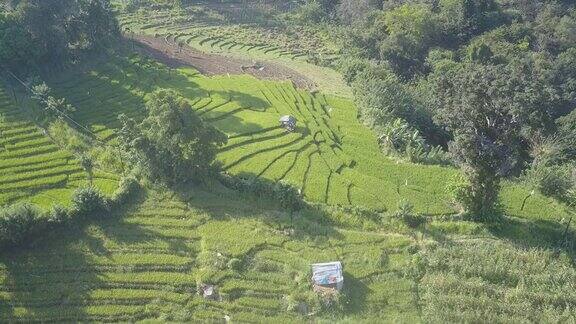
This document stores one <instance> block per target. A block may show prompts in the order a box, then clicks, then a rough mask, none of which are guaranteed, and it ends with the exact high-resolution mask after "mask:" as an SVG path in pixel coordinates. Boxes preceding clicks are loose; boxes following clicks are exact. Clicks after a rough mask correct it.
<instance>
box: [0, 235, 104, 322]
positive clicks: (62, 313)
mask: <svg viewBox="0 0 576 324" xmlns="http://www.w3.org/2000/svg"><path fill="white" fill-rule="evenodd" d="M93 240H97V239H96V238H94V237H91V236H90V235H87V233H86V232H85V231H84V228H83V226H75V227H69V228H66V229H58V230H55V231H53V232H52V233H47V235H46V237H45V238H42V239H40V240H38V241H37V242H35V244H33V246H30V247H23V248H19V249H12V250H10V251H7V252H5V253H2V254H1V255H0V264H2V265H3V266H4V267H5V271H6V273H5V279H4V282H3V283H2V284H1V289H2V290H4V291H8V292H9V294H10V297H9V298H8V299H2V301H0V314H1V315H0V321H7V322H12V321H22V320H24V321H61V322H62V321H64V322H68V321H70V322H73V321H78V320H82V319H84V320H87V319H90V316H89V315H88V314H87V313H86V312H85V309H84V308H83V302H84V301H86V300H88V299H89V298H90V292H91V291H92V290H93V289H95V288H96V287H100V286H102V285H103V282H102V279H101V278H100V277H99V276H98V271H97V270H96V269H94V268H93V265H92V264H90V261H89V259H88V258H87V256H86V254H85V253H86V252H85V251H83V250H82V248H81V245H82V243H83V242H85V243H86V244H85V246H88V250H89V251H88V252H94V253H98V252H96V251H92V249H93V248H94V247H95V246H97V245H98V243H96V244H93V243H94V242H92V241H93ZM97 249H100V248H97ZM15 307H21V308H23V309H24V310H25V313H26V315H25V317H22V316H21V314H22V312H21V311H19V312H18V313H19V314H20V315H18V314H17V313H16V312H15Z"/></svg>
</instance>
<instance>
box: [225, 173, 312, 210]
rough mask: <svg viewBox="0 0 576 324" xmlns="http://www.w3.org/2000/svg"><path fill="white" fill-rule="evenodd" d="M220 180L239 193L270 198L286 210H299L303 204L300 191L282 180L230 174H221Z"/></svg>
mask: <svg viewBox="0 0 576 324" xmlns="http://www.w3.org/2000/svg"><path fill="white" fill-rule="evenodd" d="M220 182H221V183H222V184H224V185H225V186H226V187H228V188H230V189H233V190H236V191H239V192H241V193H245V194H250V195H254V196H257V197H267V198H269V199H272V200H274V201H276V202H278V203H279V204H280V206H281V207H282V208H284V209H286V210H288V211H297V210H300V209H301V208H302V207H303V206H304V205H305V203H304V200H303V199H302V197H301V195H300V192H299V191H298V190H297V189H296V188H294V187H293V186H292V185H290V184H289V183H286V182H283V181H280V182H272V181H268V180H265V179H261V178H257V177H254V176H248V177H242V176H237V177H232V176H230V175H222V176H220Z"/></svg>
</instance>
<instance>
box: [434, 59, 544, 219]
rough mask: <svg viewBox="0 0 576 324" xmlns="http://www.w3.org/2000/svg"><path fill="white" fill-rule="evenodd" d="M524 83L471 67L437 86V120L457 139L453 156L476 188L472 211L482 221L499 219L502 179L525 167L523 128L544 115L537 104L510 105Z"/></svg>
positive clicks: (441, 79)
mask: <svg viewBox="0 0 576 324" xmlns="http://www.w3.org/2000/svg"><path fill="white" fill-rule="evenodd" d="M523 82H524V80H523V79H522V78H518V79H514V78H513V77H512V78H511V73H510V72H508V71H505V70H503V69H501V68H498V67H486V66H479V65H472V64H468V65H466V66H463V67H462V68H461V69H459V70H457V71H455V73H454V74H451V75H442V76H440V77H439V79H438V80H436V83H435V91H436V93H437V98H438V104H437V106H438V107H440V108H439V109H440V111H439V113H438V114H437V119H438V121H439V122H441V123H443V124H444V125H446V126H447V127H448V128H450V130H451V131H452V132H453V133H454V142H453V143H451V146H450V150H451V152H452V154H453V155H454V157H455V158H456V160H457V161H458V163H459V164H460V165H461V166H462V169H463V171H464V173H465V174H466V176H467V177H468V180H469V182H470V186H471V187H470V194H471V197H472V198H473V201H472V202H470V203H471V205H469V206H467V207H468V211H469V212H470V213H471V214H473V215H477V217H479V218H484V217H489V218H490V217H492V215H495V214H496V212H495V210H496V206H497V203H498V191H499V189H500V179H501V178H502V177H503V176H506V175H508V174H509V173H510V171H511V170H513V169H514V168H515V165H516V164H517V163H518V162H519V158H520V153H519V151H520V149H521V147H522V145H521V136H522V133H521V130H522V127H523V126H524V125H529V123H530V122H531V121H530V118H531V117H532V116H533V115H534V113H533V111H537V110H538V109H541V107H539V106H538V105H537V102H538V101H537V99H536V100H535V102H530V101H529V100H524V102H523V103H524V104H520V102H516V101H514V100H510V98H511V96H514V95H516V96H518V95H519V94H518V92H517V91H516V90H515V89H517V85H518V84H522V83H523ZM525 91H529V90H528V89H526V90H525ZM529 104H532V106H530V105H529Z"/></svg>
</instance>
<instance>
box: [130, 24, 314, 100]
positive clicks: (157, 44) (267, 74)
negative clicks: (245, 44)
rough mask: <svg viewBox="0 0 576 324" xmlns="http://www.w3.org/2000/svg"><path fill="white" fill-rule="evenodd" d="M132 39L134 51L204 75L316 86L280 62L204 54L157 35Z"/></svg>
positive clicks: (309, 86) (139, 36)
mask: <svg viewBox="0 0 576 324" xmlns="http://www.w3.org/2000/svg"><path fill="white" fill-rule="evenodd" d="M133 40H134V41H135V43H136V45H137V47H136V48H137V50H139V51H140V52H142V53H144V54H146V55H149V56H152V57H153V58H154V59H156V60H158V61H160V62H162V63H164V64H166V65H168V66H171V67H174V68H176V67H182V66H192V67H194V68H195V69H197V70H198V71H199V72H200V73H202V74H204V75H226V74H231V75H234V74H250V75H253V76H255V77H256V78H259V79H270V80H290V81H292V82H293V83H294V85H295V86H297V87H298V88H301V89H306V90H314V89H316V85H315V84H314V82H313V81H311V80H310V79H308V78H307V77H306V76H304V75H302V74H300V73H298V72H296V71H294V70H292V69H290V68H288V67H285V66H282V65H280V64H276V63H271V62H267V61H252V60H248V59H240V58H235V57H229V56H224V55H218V54H208V53H204V52H201V51H199V50H196V49H194V48H192V47H190V46H183V47H182V48H180V47H179V46H178V45H177V44H176V43H174V42H172V41H170V40H166V39H164V38H161V37H158V38H156V37H152V36H144V35H137V36H134V38H133Z"/></svg>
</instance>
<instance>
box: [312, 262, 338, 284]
mask: <svg viewBox="0 0 576 324" xmlns="http://www.w3.org/2000/svg"><path fill="white" fill-rule="evenodd" d="M312 281H313V282H314V284H315V285H321V286H325V285H333V284H341V283H342V282H343V281H344V276H343V275H342V263H341V262H340V261H336V262H328V263H316V264H313V265H312Z"/></svg>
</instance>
